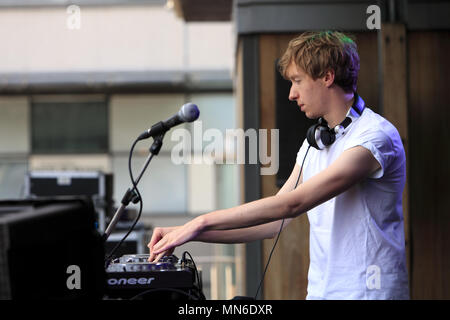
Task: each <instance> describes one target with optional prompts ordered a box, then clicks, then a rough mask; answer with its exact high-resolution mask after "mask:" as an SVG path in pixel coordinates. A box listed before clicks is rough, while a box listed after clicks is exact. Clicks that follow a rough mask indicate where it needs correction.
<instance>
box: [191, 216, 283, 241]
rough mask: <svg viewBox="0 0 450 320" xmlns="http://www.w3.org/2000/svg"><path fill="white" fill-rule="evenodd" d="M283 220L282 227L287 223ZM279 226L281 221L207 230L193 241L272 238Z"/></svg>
mask: <svg viewBox="0 0 450 320" xmlns="http://www.w3.org/2000/svg"><path fill="white" fill-rule="evenodd" d="M288 223H289V222H288V220H287V221H285V223H284V227H285V226H286V225H287V224H288ZM280 227H281V221H273V222H270V223H266V224H262V225H258V226H253V227H248V228H241V229H232V230H209V231H204V232H202V233H200V234H199V235H198V236H197V237H195V238H194V239H193V241H200V242H209V243H245V242H251V241H256V240H264V239H271V238H273V237H274V236H275V235H276V234H277V233H278V231H279V230H280Z"/></svg>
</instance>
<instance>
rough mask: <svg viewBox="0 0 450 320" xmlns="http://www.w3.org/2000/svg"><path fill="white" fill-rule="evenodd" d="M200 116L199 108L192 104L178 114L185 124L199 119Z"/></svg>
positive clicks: (189, 103) (186, 105)
mask: <svg viewBox="0 0 450 320" xmlns="http://www.w3.org/2000/svg"><path fill="white" fill-rule="evenodd" d="M199 115H200V111H199V110H198V107H197V106H196V105H195V104H193V103H191V102H188V103H186V104H184V105H183V106H182V107H181V109H180V111H179V112H178V116H179V117H180V119H181V120H183V121H184V122H192V121H195V120H197V119H198V117H199Z"/></svg>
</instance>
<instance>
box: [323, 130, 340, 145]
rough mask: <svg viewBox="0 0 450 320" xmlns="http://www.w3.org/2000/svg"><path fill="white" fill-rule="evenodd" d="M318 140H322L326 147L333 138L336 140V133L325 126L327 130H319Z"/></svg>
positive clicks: (331, 142)
mask: <svg viewBox="0 0 450 320" xmlns="http://www.w3.org/2000/svg"><path fill="white" fill-rule="evenodd" d="M320 140H322V143H323V145H324V146H326V147H328V146H330V145H332V144H333V142H334V140H336V135H335V134H334V132H333V131H331V130H329V129H328V128H327V130H322V131H321V132H320Z"/></svg>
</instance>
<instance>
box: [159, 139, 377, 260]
mask: <svg viewBox="0 0 450 320" xmlns="http://www.w3.org/2000/svg"><path fill="white" fill-rule="evenodd" d="M378 168H380V164H379V163H378V162H377V160H376V159H375V158H374V157H373V155H372V154H371V153H370V151H369V150H367V149H365V148H364V147H361V146H357V147H353V148H351V149H348V150H346V151H344V152H343V153H342V155H341V156H340V157H339V158H338V159H337V160H336V161H334V162H333V163H332V164H331V165H330V166H329V167H328V168H326V169H325V170H323V171H322V172H320V173H319V174H317V175H315V176H314V177H312V178H310V179H308V180H307V181H306V182H303V183H302V184H301V185H300V186H299V187H298V188H296V189H295V190H293V191H290V192H287V193H284V194H281V195H276V196H272V197H268V198H264V199H261V200H256V201H253V202H250V203H246V204H243V205H241V206H238V207H234V208H230V209H226V210H219V211H214V212H211V213H208V214H205V215H202V216H198V217H197V218H195V219H193V220H191V221H189V222H188V223H186V224H185V225H184V226H182V227H180V228H178V229H177V230H175V231H173V232H171V233H169V234H167V236H165V237H164V238H163V239H161V241H159V242H158V243H157V244H156V245H155V246H154V252H155V253H158V252H161V251H165V250H167V249H169V248H172V247H174V246H179V245H181V244H183V243H185V242H187V241H190V240H192V239H195V238H196V237H198V236H199V235H200V234H201V233H202V232H206V231H208V230H229V229H236V228H246V227H251V226H255V225H260V224H266V223H270V222H273V221H276V220H280V219H283V218H294V217H296V216H298V215H300V214H301V213H303V212H306V211H308V210H309V209H312V208H314V207H316V206H318V205H319V204H321V203H323V202H325V201H327V200H329V199H331V198H333V197H335V196H336V195H338V194H340V193H342V192H344V191H345V190H347V189H349V188H350V187H351V186H353V185H355V184H356V183H358V182H359V181H361V180H363V179H365V178H367V177H368V176H369V175H370V174H371V173H373V172H374V171H375V170H377V169H378Z"/></svg>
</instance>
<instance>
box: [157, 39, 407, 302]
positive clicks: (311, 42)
mask: <svg viewBox="0 0 450 320" xmlns="http://www.w3.org/2000/svg"><path fill="white" fill-rule="evenodd" d="M279 66H280V72H281V74H282V75H283V76H284V77H285V78H286V79H288V80H290V82H291V84H292V85H291V89H290V93H289V99H290V100H292V101H296V102H297V104H298V106H299V108H300V110H301V111H302V112H304V113H305V114H306V116H307V117H308V118H311V119H318V122H317V124H316V125H314V126H313V127H311V128H310V129H309V130H308V132H307V139H305V141H304V142H303V144H302V145H301V147H300V150H299V152H298V154H297V161H296V164H295V166H294V168H293V170H292V173H291V175H290V177H289V179H288V180H287V181H286V183H285V184H284V185H283V187H282V188H281V189H280V191H279V192H278V193H277V194H276V195H275V196H271V197H267V198H263V199H260V200H257V201H253V202H249V203H246V204H243V205H240V206H237V207H234V208H230V209H225V210H218V211H214V212H210V213H207V214H204V215H201V216H198V217H196V218H195V219H193V220H191V221H189V222H187V223H186V224H184V225H183V226H177V227H167V228H156V229H155V230H154V232H153V236H152V239H151V241H150V243H149V245H148V246H149V248H150V258H149V260H150V261H155V260H158V259H159V258H160V257H161V256H162V255H165V254H169V253H172V252H173V250H174V248H175V247H176V246H180V245H182V244H184V243H186V242H187V241H203V242H214V243H242V242H250V241H255V240H261V239H268V238H274V237H275V236H277V234H278V233H279V232H281V230H282V229H283V228H284V227H286V225H287V224H288V223H289V222H290V221H291V220H292V219H293V218H295V217H297V216H299V215H300V214H303V213H305V212H307V214H308V219H309V223H310V266H309V271H308V295H307V299H408V298H409V288H408V275H407V270H406V258H405V241H404V229H403V228H404V225H403V213H402V192H403V188H404V184H405V176H406V161H405V153H404V148H403V145H402V142H401V139H400V136H399V134H398V132H397V130H396V129H395V127H394V126H393V125H392V124H391V123H389V122H388V121H387V120H386V119H384V118H383V117H381V116H380V115H378V114H377V113H375V112H373V111H372V110H371V109H370V108H368V107H366V106H365V103H364V101H363V99H362V98H361V97H359V96H358V94H357V93H356V89H357V79H358V71H359V56H358V53H357V48H356V44H355V42H354V41H353V40H352V39H350V38H349V37H348V36H346V35H344V34H342V33H340V32H332V31H325V32H307V33H303V34H302V35H300V36H298V37H297V38H295V39H293V40H291V42H290V43H289V45H288V48H287V49H286V52H285V53H284V55H283V56H282V58H281V59H280V62H279Z"/></svg>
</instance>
